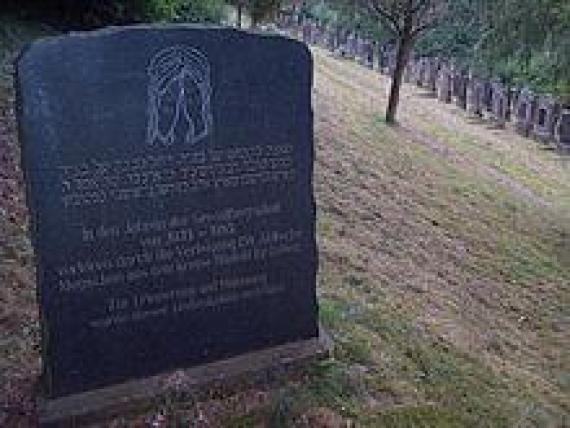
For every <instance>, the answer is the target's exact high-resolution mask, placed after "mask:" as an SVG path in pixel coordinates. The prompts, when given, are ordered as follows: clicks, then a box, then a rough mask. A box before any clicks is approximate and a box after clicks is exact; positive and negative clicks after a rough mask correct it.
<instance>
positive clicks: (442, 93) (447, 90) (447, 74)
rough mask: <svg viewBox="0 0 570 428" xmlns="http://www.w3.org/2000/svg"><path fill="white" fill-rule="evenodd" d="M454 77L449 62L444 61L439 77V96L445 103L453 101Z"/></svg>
mask: <svg viewBox="0 0 570 428" xmlns="http://www.w3.org/2000/svg"><path fill="white" fill-rule="evenodd" d="M451 87H452V77H451V70H450V68H449V66H448V65H447V64H444V63H442V65H441V68H440V70H439V74H438V79H437V98H438V100H439V101H441V102H444V103H450V102H451Z"/></svg>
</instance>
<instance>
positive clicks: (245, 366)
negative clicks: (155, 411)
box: [38, 329, 333, 427]
mask: <svg viewBox="0 0 570 428" xmlns="http://www.w3.org/2000/svg"><path fill="white" fill-rule="evenodd" d="M332 345H333V344H332V341H331V339H330V338H329V336H328V335H327V334H326V333H325V332H324V331H323V330H322V329H320V331H319V337H317V338H312V339H308V340H303V341H298V342H292V343H287V344H284V345H279V346H275V347H272V348H268V349H263V350H259V351H254V352H250V353H247V354H243V355H238V356H236V357H232V358H228V359H225V360H220V361H215V362H212V363H209V364H204V365H201V366H196V367H192V368H189V369H183V370H178V371H175V372H173V373H168V374H161V375H157V376H153V377H150V378H145V379H137V380H133V381H128V382H125V383H121V384H117V385H112V386H109V387H105V388H101V389H96V390H92V391H87V392H83V393H79V394H74V395H70V396H66V397H62V398H56V399H46V398H44V397H40V398H38V418H39V425H40V426H42V427H67V426H70V427H71V426H73V427H74V426H78V424H82V423H90V422H94V421H96V420H101V419H105V418H107V417H110V416H111V415H114V416H117V415H119V414H122V413H128V412H132V411H134V410H136V409H137V408H138V409H140V408H143V407H144V406H145V405H147V406H148V405H151V404H152V403H153V401H154V400H156V399H157V398H159V397H161V396H162V397H164V396H165V395H167V394H172V393H175V394H178V396H180V395H183V393H186V394H187V395H190V394H192V392H195V391H198V390H200V389H208V388H210V387H212V386H214V385H220V384H221V385H226V386H227V385H232V384H234V383H236V384H237V383H239V382H240V381H241V380H244V379H248V378H251V377H255V376H258V377H259V376H260V375H263V374H264V373H267V372H269V371H271V370H275V371H279V372H282V373H283V372H285V373H286V372H287V371H288V370H291V369H294V368H298V367H301V366H302V365H304V364H307V363H310V362H313V361H316V360H318V359H323V358H327V357H328V356H329V355H330V352H331V350H332ZM198 395H199V394H198Z"/></svg>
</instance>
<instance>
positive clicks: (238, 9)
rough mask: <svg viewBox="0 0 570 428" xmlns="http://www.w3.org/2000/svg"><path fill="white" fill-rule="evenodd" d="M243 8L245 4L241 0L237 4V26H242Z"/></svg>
mask: <svg viewBox="0 0 570 428" xmlns="http://www.w3.org/2000/svg"><path fill="white" fill-rule="evenodd" d="M242 8H243V5H242V3H241V1H240V2H239V3H238V5H237V27H238V28H241V15H242Z"/></svg>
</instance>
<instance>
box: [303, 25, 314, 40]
mask: <svg viewBox="0 0 570 428" xmlns="http://www.w3.org/2000/svg"><path fill="white" fill-rule="evenodd" d="M312 30H313V27H312V25H311V23H310V22H309V21H308V20H307V21H305V22H304V23H303V43H306V44H310V43H311V42H312V40H311V33H312Z"/></svg>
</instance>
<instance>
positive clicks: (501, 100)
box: [404, 58, 570, 149]
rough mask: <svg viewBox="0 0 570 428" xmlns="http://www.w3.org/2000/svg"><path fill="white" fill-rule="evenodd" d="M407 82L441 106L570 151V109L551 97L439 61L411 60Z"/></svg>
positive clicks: (407, 72) (434, 59) (433, 59)
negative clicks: (425, 91) (430, 94)
mask: <svg viewBox="0 0 570 428" xmlns="http://www.w3.org/2000/svg"><path fill="white" fill-rule="evenodd" d="M404 81H407V82H409V83H415V84H416V85H418V86H419V87H423V88H426V89H428V90H429V91H431V92H433V93H434V94H435V95H436V96H437V98H438V100H439V101H441V102H445V103H451V102H455V103H456V104H457V105H458V106H459V107H461V108H463V109H465V110H467V112H468V113H470V114H472V115H475V116H479V117H482V118H485V119H488V120H489V121H492V122H494V123H496V124H497V125H499V126H505V124H506V122H509V121H510V122H512V123H513V124H514V127H515V129H516V130H517V132H518V133H520V134H521V135H523V136H526V137H529V136H533V137H535V138H537V139H538V140H540V141H543V142H546V143H549V142H556V143H557V144H558V145H559V146H560V147H561V148H565V149H570V108H568V107H569V106H564V105H563V104H562V103H560V102H558V101H557V100H556V99H555V98H553V97H551V96H548V95H539V94H535V93H534V92H532V91H531V90H530V89H528V88H522V89H520V88H514V87H509V86H507V85H505V84H504V83H503V82H501V81H500V80H499V79H484V78H480V77H478V76H476V75H475V74H474V73H472V72H470V71H468V70H465V69H461V68H459V67H457V66H455V65H454V64H453V63H449V62H445V61H440V60H438V59H437V58H418V59H412V60H410V61H409V63H408V65H407V67H406V71H405V73H404Z"/></svg>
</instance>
